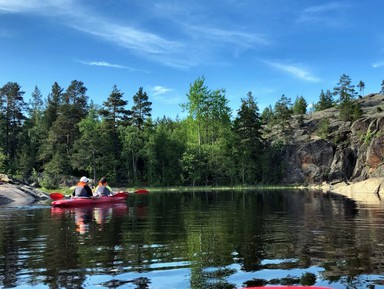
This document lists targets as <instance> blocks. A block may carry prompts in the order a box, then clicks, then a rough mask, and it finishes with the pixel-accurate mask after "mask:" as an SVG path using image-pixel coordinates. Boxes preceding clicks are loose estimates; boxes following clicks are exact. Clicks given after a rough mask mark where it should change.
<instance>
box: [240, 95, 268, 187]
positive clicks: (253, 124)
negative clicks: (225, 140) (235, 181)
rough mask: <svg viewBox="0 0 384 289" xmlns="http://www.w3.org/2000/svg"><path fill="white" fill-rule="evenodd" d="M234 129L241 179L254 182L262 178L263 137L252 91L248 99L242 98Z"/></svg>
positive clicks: (244, 181)
mask: <svg viewBox="0 0 384 289" xmlns="http://www.w3.org/2000/svg"><path fill="white" fill-rule="evenodd" d="M234 131H235V134H236V136H237V138H236V139H237V141H236V154H237V156H238V158H239V160H238V162H239V166H238V167H239V169H240V179H241V181H242V183H243V184H245V183H251V184H254V183H255V182H258V181H260V180H261V170H260V168H261V166H260V158H259V156H260V155H261V153H262V137H261V120H260V115H259V108H258V106H257V103H256V101H255V99H254V97H253V95H252V93H251V92H248V94H247V98H246V99H241V107H240V109H239V110H238V112H237V117H236V118H235V120H234Z"/></svg>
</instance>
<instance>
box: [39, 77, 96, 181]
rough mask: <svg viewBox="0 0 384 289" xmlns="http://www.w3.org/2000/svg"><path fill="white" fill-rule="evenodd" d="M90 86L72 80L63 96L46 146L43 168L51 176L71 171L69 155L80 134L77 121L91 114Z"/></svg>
mask: <svg viewBox="0 0 384 289" xmlns="http://www.w3.org/2000/svg"><path fill="white" fill-rule="evenodd" d="M86 91H87V88H86V87H85V86H84V84H83V82H81V81H77V80H73V81H72V82H71V84H70V85H69V86H68V88H67V89H66V91H65V92H64V93H63V94H62V95H61V98H62V100H61V103H60V105H59V107H58V116H57V118H56V120H55V121H54V122H53V124H52V126H51V128H50V130H49V134H48V138H47V141H46V143H45V145H44V150H45V154H43V158H44V160H45V161H46V163H45V165H44V168H45V170H46V171H47V172H48V174H49V175H50V177H51V178H52V179H55V180H56V178H57V177H58V176H59V175H60V174H72V172H73V169H72V166H71V163H70V158H71V155H72V152H73V145H74V143H75V141H76V140H77V139H78V138H79V137H80V131H79V127H78V124H79V122H80V121H81V120H82V119H84V118H85V116H86V115H87V114H88V109H89V108H88V104H87V101H88V96H87V95H86Z"/></svg>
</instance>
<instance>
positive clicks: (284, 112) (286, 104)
mask: <svg viewBox="0 0 384 289" xmlns="http://www.w3.org/2000/svg"><path fill="white" fill-rule="evenodd" d="M291 115H292V103H291V99H290V98H288V97H286V96H285V95H284V94H283V95H282V96H281V97H280V99H279V100H278V101H277V102H276V103H275V107H274V119H275V121H276V122H277V123H280V124H282V125H283V126H285V125H286V124H287V122H288V120H289V119H290V117H291Z"/></svg>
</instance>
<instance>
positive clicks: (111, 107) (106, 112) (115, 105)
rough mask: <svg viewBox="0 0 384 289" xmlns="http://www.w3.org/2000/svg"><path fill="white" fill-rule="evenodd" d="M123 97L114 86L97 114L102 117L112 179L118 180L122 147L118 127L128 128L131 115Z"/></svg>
mask: <svg viewBox="0 0 384 289" xmlns="http://www.w3.org/2000/svg"><path fill="white" fill-rule="evenodd" d="M123 96H124V93H122V92H121V91H120V90H119V89H118V88H117V86H116V85H114V86H113V88H112V92H111V94H110V95H109V97H108V99H107V100H106V101H104V102H103V107H102V108H101V109H100V110H99V114H100V115H101V116H102V117H103V129H104V130H105V133H106V136H107V141H108V142H109V151H110V152H111V155H112V157H111V160H110V162H112V163H113V165H112V167H113V172H111V174H113V176H112V179H116V178H118V168H119V166H120V165H121V162H120V160H121V155H120V151H121V149H122V145H121V142H120V137H119V127H127V126H128V123H129V116H130V114H131V112H130V111H129V110H128V109H126V106H127V104H128V101H126V100H124V99H123Z"/></svg>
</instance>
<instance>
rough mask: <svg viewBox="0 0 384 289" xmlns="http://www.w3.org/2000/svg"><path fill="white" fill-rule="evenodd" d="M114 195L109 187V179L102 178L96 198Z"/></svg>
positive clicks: (96, 190)
mask: <svg viewBox="0 0 384 289" xmlns="http://www.w3.org/2000/svg"><path fill="white" fill-rule="evenodd" d="M112 195H114V193H113V192H112V189H111V187H110V186H108V185H107V179H106V178H105V177H102V178H101V179H100V181H99V185H98V186H97V187H96V189H95V193H94V196H96V197H101V196H112Z"/></svg>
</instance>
